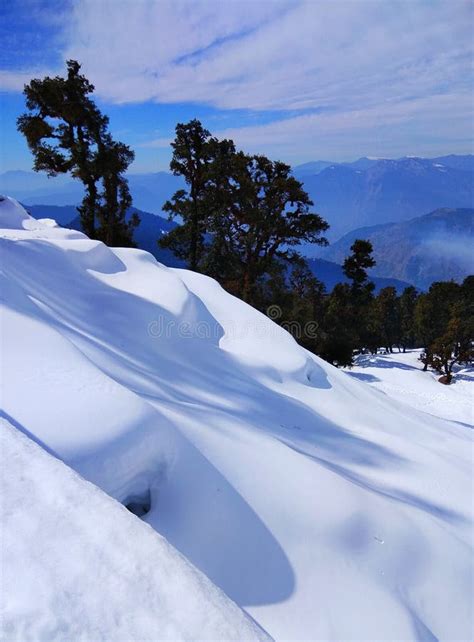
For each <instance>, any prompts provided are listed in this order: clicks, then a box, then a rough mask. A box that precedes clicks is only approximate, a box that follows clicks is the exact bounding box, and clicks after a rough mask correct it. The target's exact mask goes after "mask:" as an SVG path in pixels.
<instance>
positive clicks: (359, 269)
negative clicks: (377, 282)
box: [342, 239, 375, 295]
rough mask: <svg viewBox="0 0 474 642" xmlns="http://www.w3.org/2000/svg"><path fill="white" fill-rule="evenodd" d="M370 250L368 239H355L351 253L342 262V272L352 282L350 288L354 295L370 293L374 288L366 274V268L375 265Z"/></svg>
mask: <svg viewBox="0 0 474 642" xmlns="http://www.w3.org/2000/svg"><path fill="white" fill-rule="evenodd" d="M372 252H373V247H372V243H371V242H370V241H364V240H362V239H357V240H355V241H354V243H353V244H352V245H351V254H350V255H349V256H348V257H347V258H346V259H345V261H344V263H343V264H342V269H343V270H344V274H345V275H346V276H347V278H348V279H349V280H350V281H351V282H352V285H351V288H352V291H353V293H354V294H356V295H361V294H365V293H371V292H373V290H374V284H373V283H372V282H371V281H369V278H368V276H367V270H368V269H370V268H371V267H374V266H375V259H374V258H373V256H372Z"/></svg>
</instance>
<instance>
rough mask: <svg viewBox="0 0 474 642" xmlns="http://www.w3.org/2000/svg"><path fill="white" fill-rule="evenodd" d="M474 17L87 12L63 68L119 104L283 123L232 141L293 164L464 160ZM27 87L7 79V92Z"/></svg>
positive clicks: (223, 0)
mask: <svg viewBox="0 0 474 642" xmlns="http://www.w3.org/2000/svg"><path fill="white" fill-rule="evenodd" d="M472 12H473V4H472V3H471V2H470V0H379V1H376V0H310V1H306V0H281V1H278V2H277V1H276V0H261V1H250V0H75V2H74V5H73V9H72V13H71V15H70V16H69V18H68V20H67V27H65V29H64V33H63V34H62V35H63V41H64V42H67V43H68V44H67V45H64V48H63V51H62V55H63V57H64V58H69V57H71V58H75V59H77V60H79V61H80V62H81V63H82V65H83V69H84V72H85V73H86V75H87V76H88V77H89V78H90V79H91V80H92V81H93V82H94V84H95V86H96V91H97V93H98V94H99V95H100V96H101V97H102V98H103V99H105V100H107V101H110V102H114V103H127V102H145V101H156V102H161V103H181V102H190V103H199V104H207V105H211V106H214V107H216V108H218V109H223V110H232V109H250V110H254V111H260V110H266V111H268V110H270V111H273V112H274V116H273V118H274V122H272V123H271V124H269V125H265V126H256V127H245V128H240V129H237V130H232V132H231V133H233V135H234V137H235V139H236V140H237V142H239V143H240V144H242V145H243V146H245V147H246V148H249V147H250V148H252V149H257V148H258V147H259V146H262V147H263V146H264V147H265V150H269V148H272V147H274V148H275V149H276V150H277V151H278V150H280V155H281V156H282V157H285V155H286V157H287V158H288V157H289V156H291V154H294V152H295V150H296V149H298V153H300V152H301V153H302V154H303V155H304V154H305V153H306V151H307V153H308V154H309V158H312V157H314V155H315V152H314V151H312V152H311V153H310V151H311V149H312V150H314V149H315V147H318V146H321V148H322V150H323V151H324V153H325V155H326V156H328V155H329V154H332V157H333V158H336V157H337V156H338V155H339V156H341V155H343V156H345V157H347V156H348V148H349V146H350V148H351V149H352V150H354V149H355V148H357V144H358V141H360V143H361V152H363V153H371V154H372V155H388V153H389V149H388V147H390V149H392V150H393V152H392V153H394V154H395V153H398V151H396V150H400V151H401V152H402V153H409V152H410V151H414V153H422V149H421V148H420V145H421V147H423V145H424V146H425V148H427V147H429V146H430V145H432V144H433V142H436V141H438V148H440V146H443V145H446V149H448V147H449V145H451V149H452V148H453V147H452V146H453V144H455V150H456V151H459V150H460V146H461V147H462V146H463V145H464V148H465V147H466V146H467V145H468V144H469V143H466V142H465V141H466V139H469V138H472V132H473V128H472V99H471V96H472V94H471V91H472V88H471V87H472V60H473V44H472V34H471V27H472V17H473V16H472ZM27 76H28V75H27V74H15V73H12V72H7V74H6V77H5V78H6V84H7V88H11V89H18V88H19V87H21V86H22V84H23V82H24V81H25V79H27ZM288 111H290V112H291V113H292V117H291V118H289V117H288V116H287V112H288ZM280 112H286V115H285V113H280ZM298 112H301V114H304V115H298ZM307 112H312V113H310V114H309V115H308V113H307ZM392 126H396V127H397V129H396V132H397V135H396V137H395V136H394V131H395V130H393V129H391V127H392ZM368 140H369V141H370V145H371V149H368V145H367V141H368ZM412 141H413V149H412V150H410V149H409V147H410V145H411V144H412ZM168 142H169V141H168V139H167V138H161V139H159V140H157V141H150V143H149V145H150V146H155V147H164V146H167V145H168ZM364 143H365V145H364ZM328 146H329V147H328ZM438 148H437V149H438ZM437 149H436V150H435V153H437ZM305 150H306V151H305ZM425 151H428V150H427V149H425ZM301 153H300V157H301ZM355 154H356V152H355V151H354V152H352V153H351V154H350V155H351V156H353V155H355ZM316 155H317V154H316Z"/></svg>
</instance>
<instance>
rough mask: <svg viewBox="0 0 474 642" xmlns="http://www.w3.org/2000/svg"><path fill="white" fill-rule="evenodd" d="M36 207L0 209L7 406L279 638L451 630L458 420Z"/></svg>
mask: <svg viewBox="0 0 474 642" xmlns="http://www.w3.org/2000/svg"><path fill="white" fill-rule="evenodd" d="M8 207H9V205H8ZM18 207H20V206H18ZM3 209H4V205H3V204H2V203H0V227H2V223H1V221H2V219H3V218H4V216H3ZM6 219H7V222H8V216H6ZM35 225H37V228H35V229H31V230H27V229H25V228H23V229H11V228H8V226H7V227H6V229H0V251H1V252H2V258H3V261H2V268H3V273H2V284H1V287H2V293H3V295H4V306H3V309H2V314H1V321H2V335H3V336H2V339H3V355H2V365H3V371H4V372H5V373H6V376H5V378H4V384H3V393H4V394H3V406H4V411H5V415H6V417H7V419H9V420H10V422H11V423H12V424H13V425H14V426H16V427H17V428H19V429H20V430H22V431H23V432H25V433H26V434H28V435H30V436H31V437H32V439H34V440H35V441H36V442H38V443H39V444H40V445H42V446H43V447H44V448H45V449H47V450H48V451H49V452H51V453H53V454H55V455H56V456H57V457H59V458H60V459H62V460H63V461H64V462H66V463H67V464H68V465H69V466H71V467H72V468H74V469H75V470H76V471H78V472H79V473H80V474H81V475H82V476H83V477H85V478H86V479H88V480H90V481H92V482H93V483H94V484H96V485H97V486H99V487H100V488H102V489H103V490H105V491H106V492H107V493H108V494H110V495H112V496H113V497H114V498H116V499H118V500H120V501H121V502H123V503H124V504H133V506H134V507H136V509H137V512H138V513H140V514H143V519H144V520H145V521H146V522H148V524H150V525H151V526H152V527H153V528H154V529H155V530H156V531H157V532H159V533H160V534H161V535H163V536H164V537H165V538H166V539H167V540H168V541H169V542H170V544H171V545H172V546H174V547H175V548H177V549H178V550H179V551H180V553H182V554H183V555H184V556H185V557H186V558H187V559H188V560H189V561H190V562H191V563H192V564H193V565H194V566H196V567H197V568H198V569H200V570H201V571H202V572H203V573H205V575H207V577H208V578H209V579H210V580H211V581H212V582H213V583H214V584H216V585H217V586H218V587H220V588H221V589H222V590H223V591H224V592H225V593H226V594H227V595H228V596H229V597H230V598H231V599H232V600H233V601H234V602H236V603H237V604H238V605H239V606H241V607H244V608H245V609H246V610H247V611H248V612H249V613H250V614H251V616H252V617H253V618H254V619H255V620H256V621H257V622H258V623H259V624H260V625H261V626H262V627H263V628H264V629H265V630H266V631H268V633H269V634H271V635H272V636H274V637H275V638H277V639H299V640H314V639H320V640H327V641H328V640H365V641H372V640H373V641H380V640H386V641H387V640H393V641H394V640H404V641H411V640H413V641H415V640H420V639H426V640H433V639H441V640H454V639H456V640H458V639H459V640H463V639H469V637H470V633H471V625H472V573H473V562H472V503H473V502H472V499H473V497H472V487H473V486H472V483H473V477H472V463H473V461H472V434H473V433H472V431H471V430H469V428H467V427H466V426H464V425H460V424H459V423H455V422H452V421H447V420H444V419H442V418H439V417H436V416H433V415H430V414H428V413H426V412H421V411H419V410H417V409H415V408H412V407H410V406H409V405H408V404H406V403H403V402H402V401H400V400H397V399H394V398H391V397H390V396H389V395H386V394H383V393H382V392H380V391H379V390H375V389H373V388H372V387H371V386H370V385H367V383H366V382H364V381H357V380H355V379H354V377H351V376H349V375H348V374H347V373H345V372H341V371H338V370H336V369H335V368H333V367H332V366H330V365H328V364H327V363H325V362H324V361H322V360H320V359H319V358H317V357H315V356H314V355H311V354H310V353H309V352H307V351H306V350H304V349H302V348H301V347H300V346H298V345H297V344H296V342H295V341H294V340H293V339H292V338H291V336H290V335H289V334H287V333H286V332H285V331H283V330H282V329H281V328H280V327H278V326H277V325H275V324H274V323H273V322H271V321H270V320H269V319H268V318H266V317H265V316H264V315H262V314H260V313H258V312H257V311H255V310H254V309H252V308H251V307H249V306H248V305H246V304H245V303H243V302H242V301H239V300H238V299H236V298H234V297H232V296H230V295H229V294H228V293H226V292H225V291H224V290H223V289H222V288H221V287H220V286H219V285H218V284H217V283H216V282H215V281H213V280H212V279H209V278H207V277H204V276H201V275H199V274H195V273H192V272H189V271H186V270H171V269H168V268H166V267H164V266H162V265H160V264H159V263H157V262H156V261H155V260H154V259H153V257H151V256H150V255H149V254H147V253H145V252H142V251H140V250H134V249H112V248H107V247H105V246H104V245H102V244H101V243H98V242H96V241H92V240H89V239H88V238H87V237H85V236H84V235H83V234H80V233H76V232H73V231H70V230H65V229H63V228H57V227H48V226H44V225H40V224H39V223H38V224H35V223H31V226H32V227H34V226H35ZM39 228H40V229H39ZM446 403H448V401H447V402H446ZM433 414H435V413H433ZM24 501H25V502H26V501H27V497H26V498H25V500H24ZM28 524H29V519H28V515H27V514H26V513H25V514H24V516H23V525H24V528H27V529H28V528H29V526H28ZM116 536H117V537H119V535H118V534H117V535H116ZM58 599H59V597H58ZM185 611H186V609H184V612H185ZM109 639H110V638H109ZM132 639H137V636H132ZM113 642H118V640H117V641H116V640H113Z"/></svg>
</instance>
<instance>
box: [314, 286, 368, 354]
mask: <svg viewBox="0 0 474 642" xmlns="http://www.w3.org/2000/svg"><path fill="white" fill-rule="evenodd" d="M323 327H324V334H323V336H322V341H321V347H320V356H321V357H322V358H323V359H325V360H326V361H329V363H332V364H333V365H335V366H351V365H352V363H353V355H354V350H355V349H356V347H357V345H358V342H359V333H358V331H357V329H356V323H355V310H354V303H353V294H352V291H351V288H350V286H349V285H348V284H347V283H338V284H337V285H336V286H335V287H334V289H333V291H332V292H331V294H330V296H329V297H328V299H327V305H326V313H325V316H324V325H323Z"/></svg>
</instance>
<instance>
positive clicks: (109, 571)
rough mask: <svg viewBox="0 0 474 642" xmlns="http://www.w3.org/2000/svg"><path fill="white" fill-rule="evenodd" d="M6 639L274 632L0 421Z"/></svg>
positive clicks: (88, 641)
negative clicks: (263, 626) (253, 620)
mask: <svg viewBox="0 0 474 642" xmlns="http://www.w3.org/2000/svg"><path fill="white" fill-rule="evenodd" d="M0 425H1V433H0V448H1V453H2V459H3V463H4V466H3V468H2V475H1V482H2V484H1V492H2V511H1V516H2V528H3V538H2V547H3V552H4V556H5V559H4V563H3V574H2V575H3V577H2V586H3V590H4V594H3V596H2V603H3V609H4V613H3V618H2V629H3V630H2V638H1V639H2V640H5V641H10V640H22V641H23V640H31V639H35V640H45V641H47V642H51V641H52V640H58V641H61V642H64V640H74V641H78V640H83V641H84V642H98V641H99V640H104V641H109V640H112V639H116V640H134V641H135V640H136V641H138V640H239V641H240V640H269V639H270V638H268V637H267V636H266V635H265V634H264V633H263V632H262V631H260V630H259V629H258V628H257V626H256V625H255V624H254V623H253V622H252V621H251V620H250V619H249V618H248V617H246V616H245V615H244V614H243V612H242V611H241V610H240V609H239V608H238V607H237V606H236V605H235V604H233V603H232V602H231V601H230V600H229V598H228V597H226V596H225V595H224V593H223V592H222V591H220V590H219V589H218V588H216V587H215V586H214V585H213V584H212V583H211V582H210V581H209V580H208V579H207V578H206V577H205V576H204V575H203V574H202V573H200V572H199V571H197V570H196V569H195V568H194V567H193V566H191V565H190V564H189V562H187V561H186V560H185V559H184V558H183V556H182V555H180V554H179V553H178V552H177V551H176V550H175V549H174V548H173V547H172V546H171V545H170V544H169V543H168V542H167V541H166V540H165V539H164V538H163V537H160V536H159V535H158V534H157V533H155V532H154V531H153V530H152V529H151V528H150V527H148V526H147V525H146V524H144V523H143V522H141V521H140V520H139V519H138V518H136V517H134V516H133V515H132V514H131V513H129V512H128V511H127V510H126V509H125V508H124V507H122V506H121V505H120V504H118V503H117V502H116V501H114V500H113V499H111V498H110V497H108V496H107V495H105V494H104V493H103V492H102V491H100V490H99V489H98V488H97V487H96V486H94V485H92V484H90V483H88V482H86V481H84V479H82V478H81V477H79V476H78V475H77V474H76V473H74V472H73V471H72V470H71V469H70V468H68V467H67V466H65V465H64V464H63V463H62V462H60V461H58V460H57V459H55V458H54V457H52V456H51V455H49V454H48V453H46V452H45V451H44V450H43V449H42V448H40V447H39V446H37V445H36V444H35V443H33V441H32V440H31V439H28V438H27V437H25V436H24V435H22V434H21V432H20V431H18V430H16V429H15V428H13V427H12V426H11V425H10V424H9V423H8V422H6V421H5V419H1V420H0Z"/></svg>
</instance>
